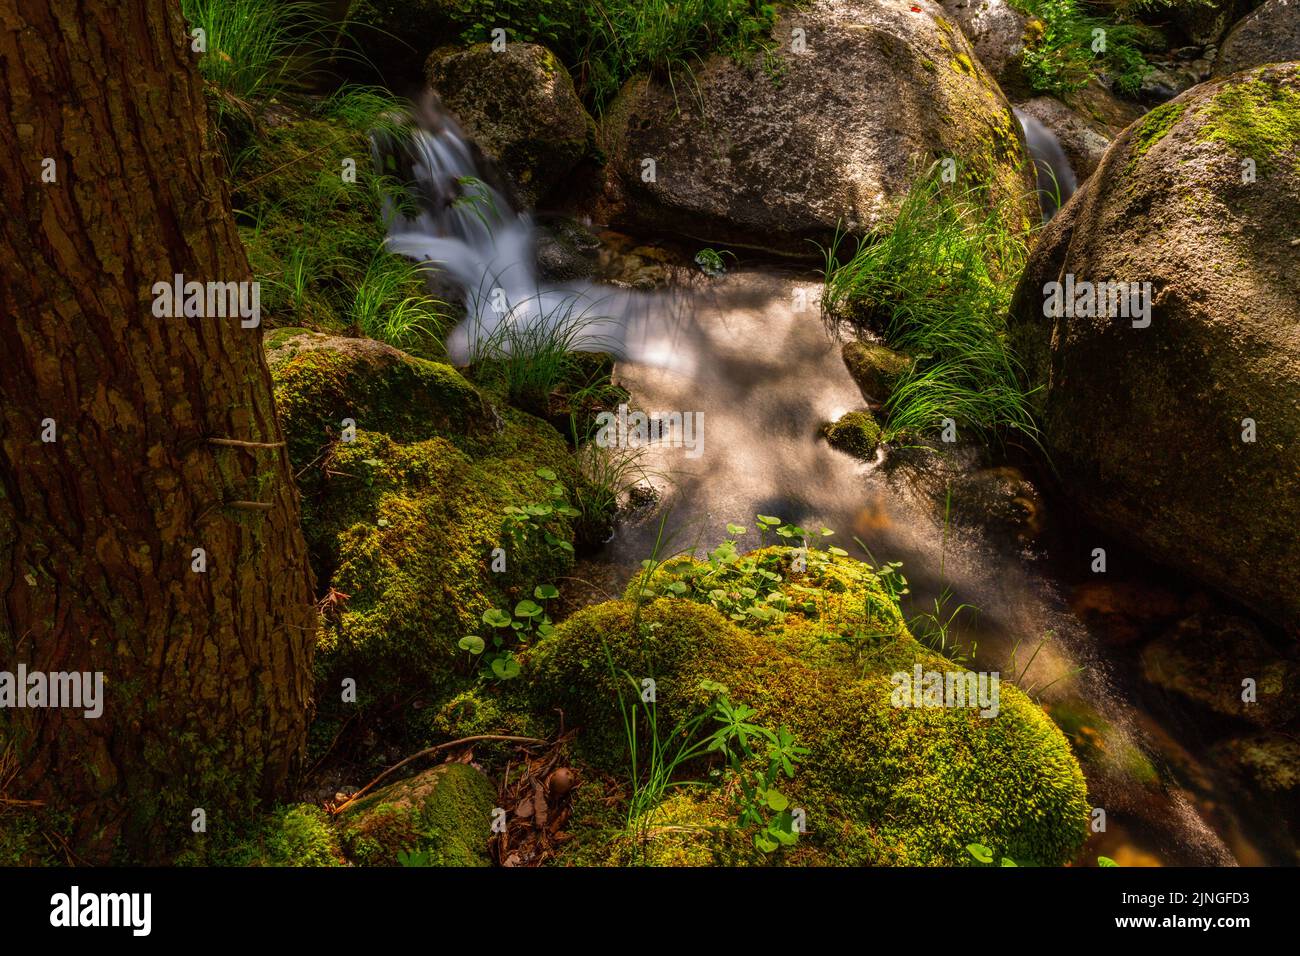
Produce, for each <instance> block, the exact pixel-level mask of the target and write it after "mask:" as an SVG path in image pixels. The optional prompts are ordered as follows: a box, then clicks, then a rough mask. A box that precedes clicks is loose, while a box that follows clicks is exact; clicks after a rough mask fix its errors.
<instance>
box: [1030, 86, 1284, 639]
mask: <svg viewBox="0 0 1300 956" xmlns="http://www.w3.org/2000/svg"><path fill="white" fill-rule="evenodd" d="M1069 277H1073V281H1075V282H1076V283H1083V282H1087V283H1092V284H1094V287H1095V284H1097V283H1102V282H1120V283H1150V284H1151V286H1150V289H1151V308H1150V316H1149V324H1146V325H1145V326H1144V327H1136V326H1135V322H1136V324H1137V326H1142V323H1143V321H1144V320H1143V319H1142V317H1141V316H1139V317H1137V318H1136V319H1134V318H1132V317H1130V318H1124V317H1122V316H1121V317H1117V318H1110V317H1105V316H1102V317H1087V316H1084V315H1080V314H1077V313H1076V314H1075V316H1074V317H1060V318H1049V317H1046V315H1045V307H1046V306H1047V305H1048V304H1049V303H1048V302H1047V297H1048V292H1049V287H1048V283H1052V282H1058V281H1059V282H1062V283H1064V282H1065V281H1066V280H1067V279H1068V278H1069ZM1079 288H1082V287H1079ZM1084 305H1085V306H1086V303H1084ZM1085 310H1086V309H1085ZM1012 312H1013V315H1012V318H1011V328H1010V331H1011V339H1012V343H1013V345H1014V346H1015V347H1016V349H1017V351H1018V352H1019V354H1020V357H1021V359H1022V361H1023V362H1024V365H1025V367H1026V369H1027V370H1028V373H1029V377H1030V379H1031V382H1030V384H1033V385H1045V386H1046V388H1045V389H1044V390H1043V391H1041V392H1039V393H1038V396H1039V399H1038V400H1039V403H1040V406H1041V411H1042V417H1043V435H1044V439H1045V443H1046V446H1047V449H1048V451H1049V453H1050V455H1051V458H1052V461H1053V463H1054V465H1055V467H1056V468H1057V470H1058V471H1059V473H1060V476H1061V479H1062V482H1063V484H1064V486H1065V488H1066V490H1067V491H1068V492H1069V493H1070V495H1071V496H1072V497H1073V498H1074V499H1075V500H1076V501H1077V502H1078V504H1079V505H1081V506H1082V508H1083V510H1084V512H1085V513H1086V514H1087V515H1088V516H1089V517H1090V518H1091V519H1092V520H1093V521H1094V522H1095V523H1097V524H1098V525H1099V526H1101V527H1105V528H1107V529H1110V530H1113V531H1114V532H1115V533H1116V534H1119V535H1124V536H1126V537H1127V538H1128V540H1129V541H1130V542H1131V543H1132V544H1134V545H1136V546H1137V547H1138V548H1139V549H1140V550H1142V551H1145V552H1146V553H1147V554H1148V555H1150V556H1151V557H1154V558H1155V559H1156V560H1158V561H1160V562H1162V563H1164V564H1166V565H1169V566H1171V567H1174V568H1177V569H1179V570H1181V571H1183V572H1185V573H1188V574H1191V575H1194V576H1195V577H1197V578H1200V579H1201V580H1203V581H1205V582H1207V583H1209V584H1211V585H1213V586H1215V587H1217V588H1219V589H1220V590H1222V591H1223V592H1225V593H1227V594H1229V595H1231V596H1233V597H1235V598H1237V599H1239V600H1241V601H1243V602H1245V603H1247V604H1249V605H1250V606H1252V607H1254V608H1255V609H1256V610H1258V611H1260V612H1261V613H1263V614H1265V615H1267V616H1271V617H1272V618H1274V619H1276V620H1279V621H1281V622H1283V623H1288V622H1291V623H1294V622H1296V621H1300V589H1297V588H1296V587H1295V581H1296V570H1295V569H1296V568H1297V566H1300V537H1297V535H1296V533H1295V529H1296V528H1297V527H1300V494H1297V488H1300V69H1297V67H1296V66H1295V65H1294V64H1289V65H1274V66H1268V67H1264V68H1261V69H1258V70H1255V71H1252V72H1249V73H1243V74H1237V75H1235V76H1233V77H1231V78H1227V79H1223V80H1217V81H1211V82H1208V83H1205V84H1202V85H1201V86H1198V87H1196V88H1195V89H1193V90H1190V91H1188V92H1187V93H1185V94H1184V95H1182V96H1180V97H1179V98H1178V99H1176V100H1174V101H1172V102H1170V103H1167V104H1164V105H1163V106H1160V107H1158V108H1157V109H1155V110H1153V111H1152V112H1151V113H1150V114H1148V115H1147V116H1146V117H1145V118H1144V119H1142V120H1141V121H1139V122H1137V123H1135V124H1134V125H1133V126H1131V127H1129V129H1128V130H1126V131H1125V132H1124V133H1123V134H1122V135H1121V136H1120V137H1119V138H1118V139H1117V140H1116V141H1115V142H1114V144H1112V146H1111V148H1110V149H1109V150H1108V151H1107V153H1106V155H1105V158H1104V159H1103V160H1102V163H1101V166H1100V168H1099V169H1098V170H1097V172H1096V173H1095V174H1094V175H1093V177H1092V178H1091V179H1090V180H1089V181H1088V182H1087V183H1085V184H1084V186H1083V187H1082V188H1081V189H1080V191H1079V192H1078V193H1076V194H1075V196H1074V198H1073V199H1072V200H1071V201H1070V202H1069V203H1067V204H1066V206H1065V208H1064V209H1062V211H1061V212H1060V213H1059V214H1058V215H1057V216H1056V218H1054V219H1053V220H1052V221H1051V222H1050V223H1049V224H1048V226H1047V227H1046V229H1045V230H1044V232H1043V234H1042V235H1041V236H1040V238H1039V241H1038V245H1037V247H1036V248H1035V251H1034V253H1033V255H1032V256H1031V258H1030V261H1029V264H1028V266H1027V268H1026V270H1025V273H1024V275H1023V277H1022V279H1021V283H1020V286H1019V288H1018V290H1017V293H1016V298H1015V302H1014V303H1013V306H1012Z"/></svg>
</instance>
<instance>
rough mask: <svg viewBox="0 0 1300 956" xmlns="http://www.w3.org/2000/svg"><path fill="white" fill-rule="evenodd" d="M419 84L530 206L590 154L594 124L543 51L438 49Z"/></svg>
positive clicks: (523, 47) (515, 46) (525, 47)
mask: <svg viewBox="0 0 1300 956" xmlns="http://www.w3.org/2000/svg"><path fill="white" fill-rule="evenodd" d="M425 78H426V79H427V80H428V82H429V85H430V86H431V87H433V89H434V90H435V91H436V92H437V93H438V95H439V97H440V98H441V99H442V103H443V105H444V106H445V107H446V108H447V109H448V110H449V111H450V112H451V113H452V114H453V115H454V116H455V117H456V119H457V120H458V121H459V122H460V125H461V127H462V128H463V129H464V131H465V132H466V134H468V135H469V136H470V137H472V138H473V139H474V141H475V142H476V143H478V145H479V146H480V147H481V148H482V150H483V152H484V153H485V154H486V155H487V156H489V157H490V158H492V159H493V160H495V161H496V162H497V164H498V165H499V166H500V168H501V169H502V170H503V171H504V172H505V173H506V175H508V176H509V177H510V179H511V181H512V184H513V185H514V187H515V190H516V192H517V194H518V196H519V197H520V198H521V199H522V200H523V201H524V202H526V203H528V204H529V205H536V204H537V202H538V201H539V200H541V199H542V198H543V197H544V196H545V195H546V194H547V193H548V192H549V191H550V190H551V189H553V188H554V187H555V186H556V185H557V184H558V183H559V182H560V181H561V180H562V179H563V178H564V177H565V176H566V175H567V174H568V173H569V172H570V171H571V170H572V169H573V168H574V166H576V165H577V164H578V162H579V161H580V160H582V159H583V158H584V157H585V156H587V154H588V153H589V152H590V150H591V147H592V144H593V142H594V136H595V124H594V123H593V122H592V119H591V117H590V116H589V115H588V114H587V111H586V109H585V108H584V107H583V105H582V101H581V100H579V99H578V94H577V93H576V92H575V91H574V88H573V79H572V78H571V77H570V76H569V73H568V71H567V70H565V68H564V66H563V65H562V64H561V63H560V61H559V60H557V59H556V58H555V55H554V54H553V53H551V52H550V51H549V50H547V49H546V48H545V47H542V46H538V45H537V44H534V43H508V44H506V48H505V49H504V50H503V51H502V52H500V53H495V52H493V50H492V47H491V45H490V44H487V43H479V44H476V45H474V46H471V47H469V48H467V49H463V50H461V49H454V48H452V49H440V50H435V51H434V52H433V53H431V54H430V55H429V59H428V61H427V63H426V64H425Z"/></svg>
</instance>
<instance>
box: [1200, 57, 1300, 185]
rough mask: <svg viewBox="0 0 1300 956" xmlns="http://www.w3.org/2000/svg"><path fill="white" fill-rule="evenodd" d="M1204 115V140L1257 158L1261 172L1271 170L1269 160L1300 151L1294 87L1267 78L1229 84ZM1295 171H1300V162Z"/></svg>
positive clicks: (1299, 110) (1299, 99) (1299, 103)
mask: <svg viewBox="0 0 1300 956" xmlns="http://www.w3.org/2000/svg"><path fill="white" fill-rule="evenodd" d="M1271 78H1272V77H1271V75H1270V79H1271ZM1202 115H1203V116H1204V119H1205V123H1204V125H1203V126H1202V127H1201V129H1200V132H1199V134H1198V135H1199V137H1200V138H1201V139H1202V140H1204V141H1205V142H1216V143H1223V144H1224V145H1226V146H1227V147H1228V148H1230V149H1232V150H1233V151H1235V152H1236V153H1237V154H1238V155H1240V156H1243V157H1249V158H1251V159H1254V160H1255V162H1256V164H1257V166H1258V167H1259V168H1260V169H1261V170H1266V169H1268V167H1269V161H1270V160H1277V159H1278V158H1280V157H1282V156H1283V155H1284V154H1287V153H1292V152H1296V151H1297V150H1300V90H1297V89H1295V88H1292V87H1289V86H1281V85H1277V84H1276V83H1275V82H1270V81H1269V80H1268V79H1264V78H1255V79H1250V80H1244V81H1242V82H1236V83H1234V82H1229V83H1227V84H1226V85H1225V86H1224V87H1223V89H1221V90H1220V91H1219V92H1218V93H1216V94H1215V95H1214V98H1213V99H1212V100H1211V101H1210V102H1209V104H1208V105H1207V106H1206V107H1205V109H1204V111H1203V113H1202ZM1296 168H1297V169H1298V170H1300V159H1297V163H1296Z"/></svg>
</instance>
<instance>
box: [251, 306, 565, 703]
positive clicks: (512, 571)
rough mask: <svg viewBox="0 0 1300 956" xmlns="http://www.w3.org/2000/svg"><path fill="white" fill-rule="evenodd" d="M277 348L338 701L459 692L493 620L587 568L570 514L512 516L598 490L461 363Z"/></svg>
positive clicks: (297, 337) (327, 340)
mask: <svg viewBox="0 0 1300 956" xmlns="http://www.w3.org/2000/svg"><path fill="white" fill-rule="evenodd" d="M267 346H268V348H269V352H268V359H269V363H270V366H271V374H272V378H273V379H274V382H275V395H276V405H277V409H278V411H279V414H280V417H281V420H282V422H283V424H284V430H285V435H286V438H287V441H288V443H289V454H290V459H291V461H292V462H293V465H294V469H295V474H296V475H297V479H298V484H299V488H300V490H301V491H302V494H303V522H304V529H305V531H306V535H307V541H308V545H309V547H310V549H311V555H312V563H313V567H314V569H315V571H316V576H317V589H318V591H319V592H320V593H321V594H322V595H325V596H326V597H327V600H326V603H325V604H324V606H323V609H324V611H325V613H324V621H323V628H322V634H321V639H320V648H319V653H318V655H317V669H318V673H319V675H320V677H321V679H322V680H325V681H326V682H327V683H329V684H332V685H333V686H332V689H331V692H330V695H329V697H328V698H327V699H336V698H337V696H338V695H337V687H338V684H337V681H338V680H341V679H342V678H344V677H351V678H354V679H355V680H357V682H358V688H357V689H358V702H359V703H362V704H369V703H373V702H375V701H377V700H382V699H386V698H388V697H390V696H391V695H392V694H394V693H396V692H397V691H398V690H400V689H401V688H403V687H408V688H419V689H421V690H422V691H424V692H426V693H430V694H436V693H437V692H439V691H440V690H448V691H451V690H454V684H455V683H456V680H455V678H456V675H457V674H460V675H461V676H462V677H463V676H465V675H467V674H468V672H469V671H470V669H471V664H470V662H469V661H468V660H467V657H468V655H466V654H465V652H464V651H462V650H460V649H459V648H458V646H457V644H458V642H459V640H460V639H461V638H462V637H464V636H466V635H470V634H480V635H481V636H484V637H488V636H489V635H487V634H484V633H483V632H484V627H485V626H484V624H483V622H482V615H483V613H484V612H485V611H487V610H490V609H492V608H499V607H510V608H513V607H514V605H515V603H517V601H519V600H520V599H522V598H525V597H531V592H532V588H533V587H534V586H535V585H537V584H542V583H549V582H551V581H553V580H554V579H555V577H556V576H558V575H559V574H561V573H563V571H564V570H565V569H566V568H567V567H568V566H569V564H570V563H571V560H572V550H571V549H572V541H573V530H572V519H571V518H570V517H567V516H565V515H563V514H549V515H545V516H537V518H536V520H535V521H531V524H532V525H535V526H536V527H535V529H533V530H534V531H535V533H530V534H521V535H519V536H515V537H510V536H507V535H506V534H505V532H504V530H503V523H504V520H505V517H506V509H508V508H512V507H513V508H525V507H527V506H529V505H538V506H541V505H546V504H550V503H552V502H554V501H555V500H556V499H557V498H564V499H565V500H566V501H567V499H568V498H571V497H572V498H576V495H575V494H574V492H575V491H581V490H582V489H583V488H585V485H584V482H583V479H582V477H581V476H580V474H579V473H578V471H577V468H576V466H575V465H574V463H573V460H572V457H571V456H570V455H569V453H568V449H567V446H566V445H565V444H564V441H563V440H562V439H561V437H560V435H559V433H558V432H556V431H555V430H554V429H553V428H552V427H551V426H550V425H548V424H546V423H545V422H543V421H540V420H538V419H535V418H533V417H531V416H529V415H527V414H524V413H523V412H519V411H517V410H515V409H511V408H509V407H506V406H502V407H500V408H497V407H494V406H493V405H492V404H491V403H489V402H487V401H486V400H485V399H484V398H483V397H482V396H481V395H480V394H479V393H478V391H477V390H476V389H475V388H474V387H473V386H472V385H471V384H470V383H469V382H467V381H466V380H465V379H464V378H462V377H461V376H460V374H459V373H458V372H456V371H455V370H454V369H452V368H451V367H450V366H447V365H441V364H439V363H435V362H427V361H424V360H422V359H416V358H413V357H411V356H409V355H406V354H405V353H403V352H400V351H398V350H397V349H394V348H392V347H391V346H387V345H384V344H383V343H379V342H374V341H370V340H367V339H348V338H341V337H336V336H323V335H317V334H313V333H303V332H301V331H300V330H281V331H279V332H275V333H272V334H271V335H270V336H268V338H267ZM345 418H347V419H351V420H352V423H353V426H351V427H355V434H352V433H350V432H348V431H347V429H348V428H349V427H350V426H347V425H345V424H344V421H343V420H344V419H345ZM349 436H350V437H351V440H348V438H349ZM539 472H540V473H539ZM525 530H527V529H525ZM546 534H550V535H551V537H552V540H553V542H557V543H548V542H547V541H546V540H545V537H544V536H545V535H546ZM498 548H500V549H501V552H500V553H497V552H496V549H498ZM494 566H495V569H494Z"/></svg>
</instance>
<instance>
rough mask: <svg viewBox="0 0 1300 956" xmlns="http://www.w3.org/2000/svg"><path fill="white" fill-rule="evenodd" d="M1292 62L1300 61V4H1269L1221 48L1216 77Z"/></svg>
mask: <svg viewBox="0 0 1300 956" xmlns="http://www.w3.org/2000/svg"><path fill="white" fill-rule="evenodd" d="M1291 60H1300V2H1298V0H1268V2H1267V3H1265V4H1264V5H1263V6H1262V7H1260V8H1259V9H1257V10H1255V12H1253V13H1252V14H1250V16H1248V17H1246V18H1245V19H1243V20H1242V21H1241V22H1240V23H1238V24H1237V25H1236V26H1235V27H1233V28H1232V32H1231V33H1229V34H1228V38H1227V39H1226V40H1224V41H1223V46H1222V47H1220V48H1219V56H1218V59H1217V60H1215V62H1214V75H1215V76H1228V75H1229V74H1232V73H1237V72H1238V71H1240V70H1248V69H1251V68H1253V67H1257V66H1262V65H1263V64H1265V63H1283V62H1287V61H1291Z"/></svg>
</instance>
